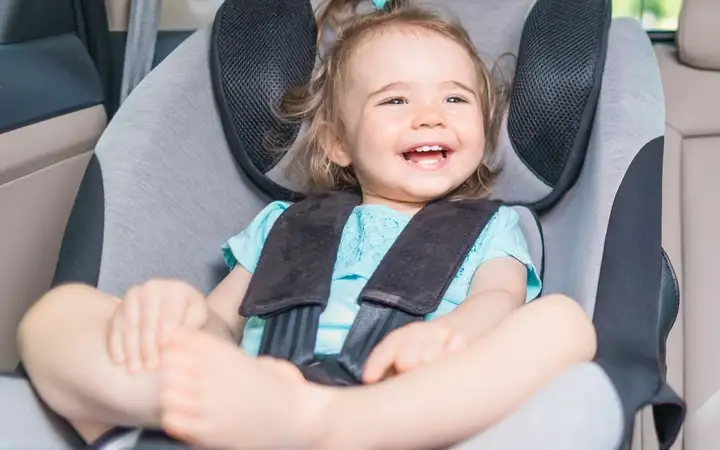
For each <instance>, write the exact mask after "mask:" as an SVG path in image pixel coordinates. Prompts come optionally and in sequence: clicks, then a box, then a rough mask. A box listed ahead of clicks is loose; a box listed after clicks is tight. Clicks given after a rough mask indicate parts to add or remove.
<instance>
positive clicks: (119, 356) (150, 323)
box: [108, 280, 208, 373]
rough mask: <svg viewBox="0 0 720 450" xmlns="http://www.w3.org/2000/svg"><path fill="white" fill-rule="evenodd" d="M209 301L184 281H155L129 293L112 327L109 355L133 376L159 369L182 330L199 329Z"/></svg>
mask: <svg viewBox="0 0 720 450" xmlns="http://www.w3.org/2000/svg"><path fill="white" fill-rule="evenodd" d="M207 317H208V306H207V302H206V301H205V297H204V296H203V295H202V294H201V293H200V292H199V291H197V290H196V289H195V288H193V287H192V286H190V285H189V284H187V283H184V282H182V281H175V280H151V281H148V282H147V283H145V284H142V285H140V286H135V287H133V288H131V289H129V290H128V291H127V293H126V294H125V299H124V300H123V301H122V302H121V303H120V305H118V307H117V309H116V310H115V313H114V314H113V316H112V318H111V319H110V324H109V325H110V326H109V327H108V353H109V354H110V359H111V360H112V361H113V362H114V363H115V364H125V366H126V367H127V369H128V371H129V372H130V373H135V372H138V371H141V370H143V369H146V370H149V369H154V368H156V367H158V365H159V363H160V350H161V349H162V348H163V347H164V346H165V344H167V343H168V341H169V339H170V338H171V336H172V334H173V333H174V332H175V331H176V330H177V329H179V328H184V329H199V328H201V327H202V326H203V325H205V322H206V321H207Z"/></svg>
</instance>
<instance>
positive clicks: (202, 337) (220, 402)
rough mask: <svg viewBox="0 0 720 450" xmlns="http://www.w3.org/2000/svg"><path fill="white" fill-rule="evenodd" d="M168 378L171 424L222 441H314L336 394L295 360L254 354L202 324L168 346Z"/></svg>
mask: <svg viewBox="0 0 720 450" xmlns="http://www.w3.org/2000/svg"><path fill="white" fill-rule="evenodd" d="M161 386H162V387H161V398H160V402H161V407H162V411H163V412H162V425H163V428H164V429H165V431H166V432H167V433H169V434H171V435H173V436H175V437H176V438H178V439H181V440H183V441H185V442H188V443H190V444H194V445H199V446H202V447H209V448H222V449H249V448H251V449H261V448H268V449H270V448H272V449H277V448H307V447H310V446H312V443H313V442H314V441H315V439H316V436H318V435H317V433H320V432H321V430H320V428H321V426H322V424H321V423H318V422H317V420H316V417H317V416H318V415H320V413H321V411H324V409H325V404H326V403H327V401H329V397H330V396H331V395H332V394H331V392H332V391H329V390H326V389H323V388H320V387H317V386H315V385H312V384H310V383H307V382H306V381H305V380H304V378H303V377H302V375H301V374H300V372H299V371H298V370H297V369H296V368H295V367H294V366H292V365H291V364H289V363H286V362H282V361H279V360H271V359H266V358H260V359H253V358H249V357H247V356H245V355H244V354H243V353H242V352H241V351H240V350H238V349H237V347H235V346H233V345H232V344H231V343H228V342H225V341H220V340H218V339H216V338H215V337H213V336H211V335H209V334H207V333H203V332H189V333H188V334H186V335H183V336H180V337H178V339H177V340H176V341H175V342H174V343H173V344H172V345H171V346H169V347H168V348H167V349H166V350H165V352H164V354H163V364H162V375H161ZM316 430H317V431H316Z"/></svg>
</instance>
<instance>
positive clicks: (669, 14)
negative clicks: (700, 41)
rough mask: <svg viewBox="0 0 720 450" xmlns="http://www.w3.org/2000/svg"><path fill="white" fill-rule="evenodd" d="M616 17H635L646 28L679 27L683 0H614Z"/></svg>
mask: <svg viewBox="0 0 720 450" xmlns="http://www.w3.org/2000/svg"><path fill="white" fill-rule="evenodd" d="M612 2H613V16H614V17H634V18H636V19H638V20H639V21H640V22H641V23H642V24H643V26H644V27H645V29H647V30H657V31H674V30H676V29H677V23H678V16H679V14H680V7H681V6H682V0H612Z"/></svg>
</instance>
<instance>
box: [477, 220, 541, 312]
mask: <svg viewBox="0 0 720 450" xmlns="http://www.w3.org/2000/svg"><path fill="white" fill-rule="evenodd" d="M486 231H487V233H483V234H485V236H484V237H483V238H482V243H481V245H480V246H478V251H479V252H480V258H479V259H480V260H479V265H482V264H483V263H485V262H487V261H490V260H492V259H495V258H507V257H511V258H515V259H516V260H518V261H519V262H520V263H522V264H523V265H524V266H525V267H526V268H527V295H526V298H525V301H526V302H529V301H531V300H533V299H535V298H536V297H537V296H538V295H539V294H540V291H541V289H542V282H541V280H540V275H539V274H538V271H537V269H536V268H535V264H534V263H533V261H532V257H531V256H530V250H529V249H528V244H527V240H526V239H525V235H524V234H523V232H522V229H521V228H520V218H519V216H518V213H517V212H516V211H515V210H514V209H512V208H509V207H506V206H502V207H500V209H498V212H497V213H496V214H495V217H494V220H493V221H492V223H491V224H490V225H489V226H488V228H487V229H486ZM479 265H478V267H479Z"/></svg>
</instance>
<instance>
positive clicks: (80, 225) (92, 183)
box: [52, 154, 105, 286]
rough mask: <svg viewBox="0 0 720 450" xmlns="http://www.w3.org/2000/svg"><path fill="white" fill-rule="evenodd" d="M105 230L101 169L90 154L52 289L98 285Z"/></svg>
mask: <svg viewBox="0 0 720 450" xmlns="http://www.w3.org/2000/svg"><path fill="white" fill-rule="evenodd" d="M104 231H105V193H104V189H103V178H102V167H101V166H100V162H99V161H98V159H97V157H96V156H95V155H94V154H93V155H92V157H91V158H90V162H89V164H88V166H87V169H86V170H85V176H84V177H83V179H82V182H81V183H80V189H79V190H78V194H77V197H76V198H75V204H74V205H73V209H72V211H71V213H70V219H69V220H68V224H67V227H66V228H65V235H64V236H63V241H62V245H61V247H60V255H59V258H58V263H57V266H56V268H55V276H54V277H53V281H52V286H57V285H59V284H63V283H71V282H72V283H84V284H88V285H90V286H97V284H98V279H99V277H100V262H101V258H102V249H103V237H104Z"/></svg>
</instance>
